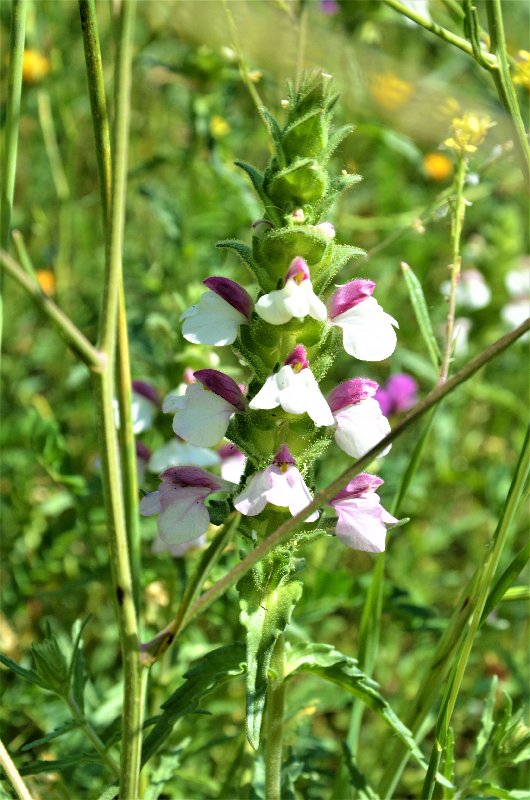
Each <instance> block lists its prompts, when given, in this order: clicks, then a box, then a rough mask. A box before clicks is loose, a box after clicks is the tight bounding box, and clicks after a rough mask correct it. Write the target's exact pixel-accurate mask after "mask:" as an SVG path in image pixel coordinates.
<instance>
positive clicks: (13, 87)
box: [0, 0, 28, 345]
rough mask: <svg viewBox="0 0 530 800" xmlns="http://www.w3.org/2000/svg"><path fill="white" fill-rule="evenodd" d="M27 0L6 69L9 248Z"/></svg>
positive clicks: (0, 324) (17, 15)
mask: <svg viewBox="0 0 530 800" xmlns="http://www.w3.org/2000/svg"><path fill="white" fill-rule="evenodd" d="M27 7H28V6H27V2H26V0H13V2H12V5H11V31H10V38H9V66H8V73H7V102H6V123H5V138H4V153H3V166H2V170H1V173H2V177H1V178H0V247H2V249H4V250H7V249H8V247H9V242H10V238H11V215H12V212H13V198H14V194H15V172H16V166H17V150H18V127H19V121H20V97H21V94H22V64H23V61H24V39H25V36H26V11H27ZM3 298H4V281H3V275H0V345H1V343H2V334H3V330H4V305H3V304H4V299H3Z"/></svg>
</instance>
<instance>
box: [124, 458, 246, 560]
mask: <svg viewBox="0 0 530 800" xmlns="http://www.w3.org/2000/svg"><path fill="white" fill-rule="evenodd" d="M160 477H161V479H162V483H161V484H160V489H159V490H158V491H157V492H151V493H150V494H147V495H145V497H143V498H142V500H141V502H140V513H141V514H143V515H144V516H152V515H154V514H158V520H157V524H158V534H159V536H160V537H161V538H162V539H163V540H164V542H166V544H170V545H180V544H185V543H186V542H191V541H193V540H194V539H198V538H199V537H200V536H202V534H203V533H205V532H206V530H207V528H208V526H209V524H210V516H209V514H208V510H207V508H206V506H205V505H204V501H205V499H206V498H207V497H208V495H210V494H212V493H213V492H217V491H222V490H228V489H229V488H230V487H231V484H228V483H227V482H226V481H223V480H222V479H221V478H218V477H216V476H215V475H210V473H208V472H204V470H202V469H198V468H197V467H172V468H171V469H167V470H165V472H163V473H162V475H161V476H160Z"/></svg>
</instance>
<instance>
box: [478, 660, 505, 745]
mask: <svg viewBox="0 0 530 800" xmlns="http://www.w3.org/2000/svg"><path fill="white" fill-rule="evenodd" d="M498 685H499V679H498V677H497V676H496V675H494V676H493V677H492V679H491V684H490V688H489V692H488V696H487V698H486V702H485V703H484V709H483V711H482V716H481V718H480V730H479V732H478V735H477V742H476V751H477V760H480V754H481V752H482V751H483V750H484V748H485V746H486V743H487V741H488V739H489V737H490V735H491V731H492V728H493V709H494V707H495V699H496V696H497V687H498Z"/></svg>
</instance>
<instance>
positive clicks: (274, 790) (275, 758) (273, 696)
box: [265, 633, 285, 800]
mask: <svg viewBox="0 0 530 800" xmlns="http://www.w3.org/2000/svg"><path fill="white" fill-rule="evenodd" d="M270 669H271V672H274V673H275V674H274V676H273V677H272V678H271V679H270V680H269V684H268V688H267V715H266V720H265V736H266V740H265V798H266V800H281V796H282V745H283V715H284V705H285V680H284V677H285V637H284V635H283V633H282V634H280V636H279V637H278V640H277V642H276V644H275V646H274V650H273V653H272V657H271V664H270Z"/></svg>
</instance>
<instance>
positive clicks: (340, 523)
mask: <svg viewBox="0 0 530 800" xmlns="http://www.w3.org/2000/svg"><path fill="white" fill-rule="evenodd" d="M382 483H383V481H382V480H381V478H378V477H377V475H368V473H366V472H362V473H361V474H360V475H356V476H355V478H353V480H351V481H350V482H349V483H348V485H347V486H345V487H344V489H342V490H341V491H340V492H339V493H338V494H336V495H335V497H333V498H332V499H331V500H330V501H329V503H328V505H330V506H332V508H334V509H335V511H336V512H337V516H338V519H337V526H336V528H335V533H336V534H337V537H338V538H339V539H340V540H341V542H343V543H344V544H345V545H346V546H347V547H351V548H352V549H353V550H364V551H365V552H368V553H382V552H383V550H384V549H385V539H386V525H391V524H393V523H395V522H397V519H395V518H394V517H393V516H392V515H391V514H389V513H388V511H386V510H385V509H384V508H383V506H382V505H381V500H380V499H379V497H378V495H377V494H376V490H377V489H378V488H379V486H381V484H382Z"/></svg>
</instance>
